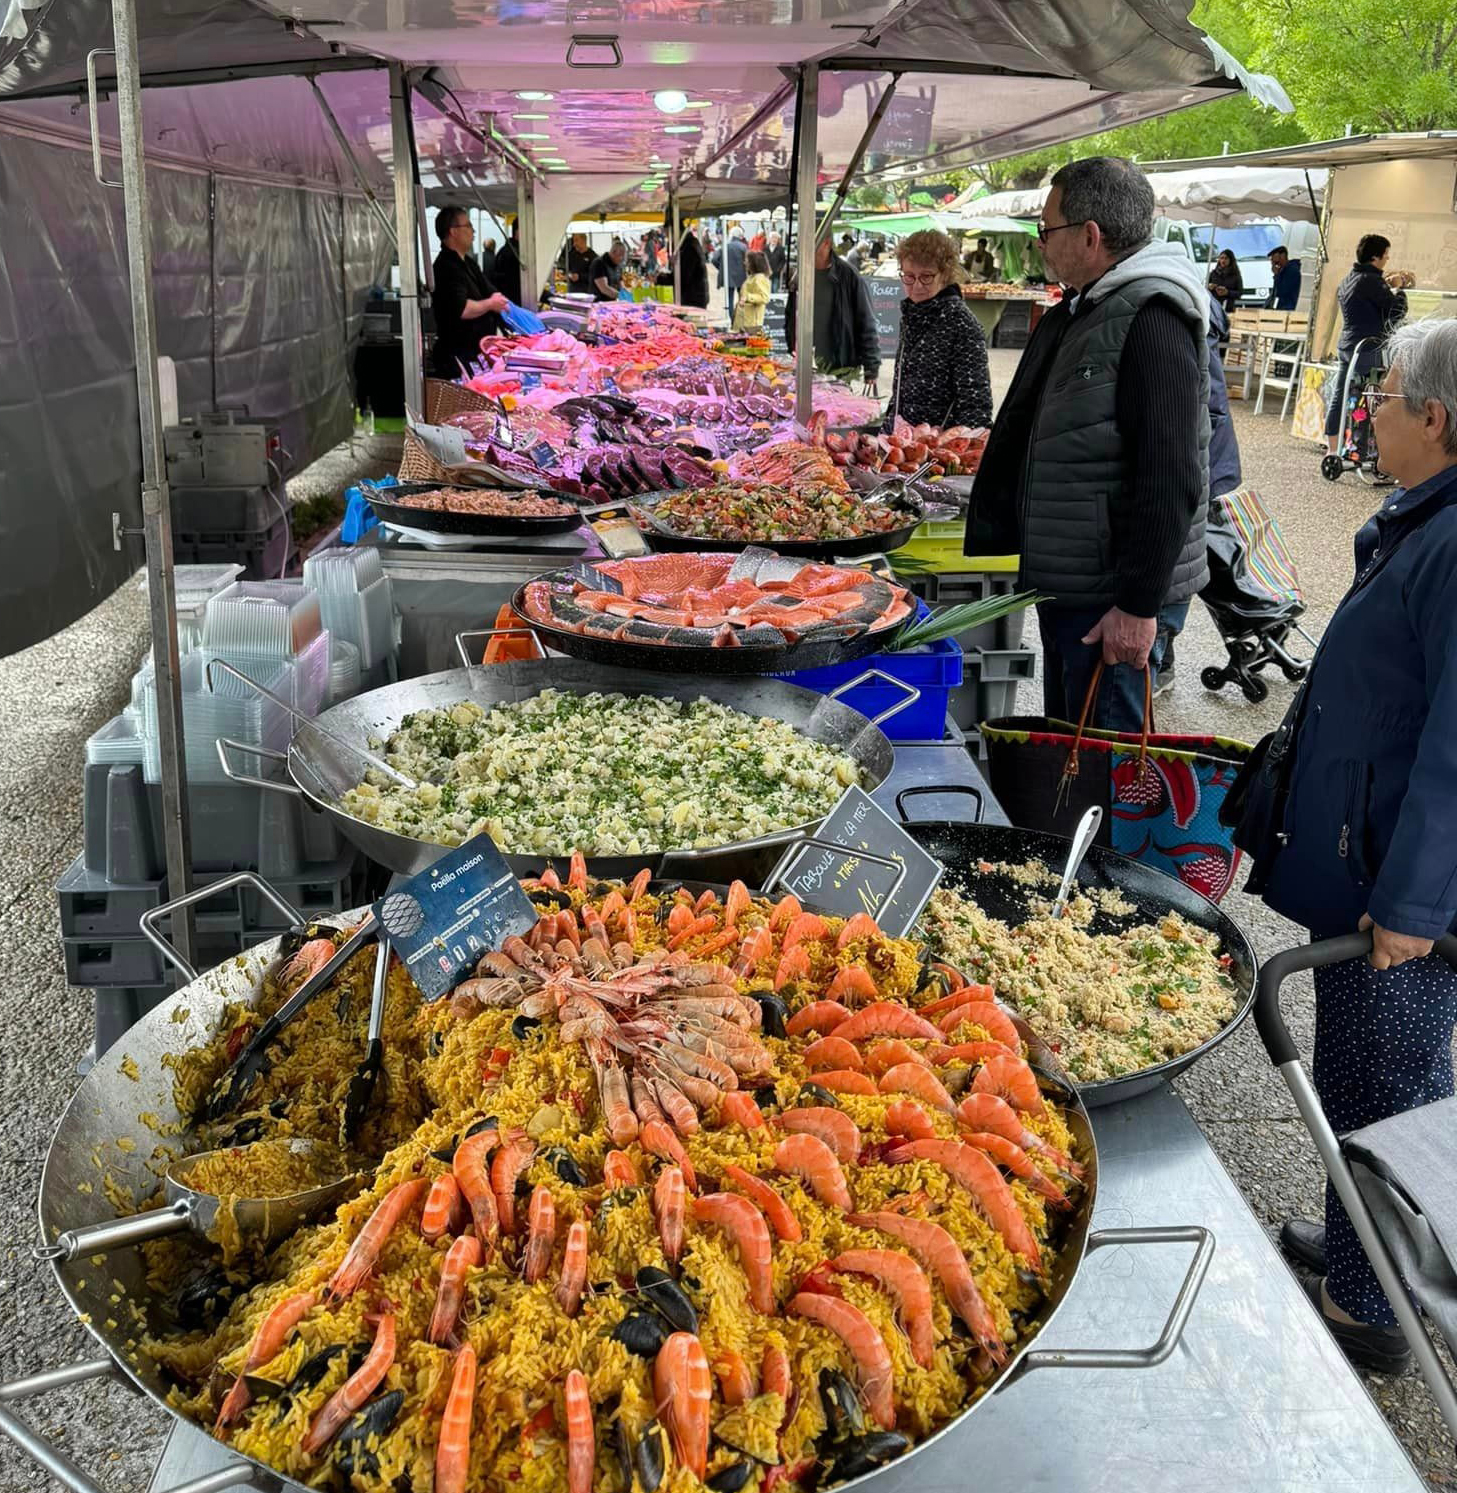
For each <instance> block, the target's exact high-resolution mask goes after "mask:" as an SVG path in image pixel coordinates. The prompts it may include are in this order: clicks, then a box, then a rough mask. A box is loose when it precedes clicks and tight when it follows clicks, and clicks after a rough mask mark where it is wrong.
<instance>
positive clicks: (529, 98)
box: [516, 88, 556, 104]
mask: <svg viewBox="0 0 1457 1493" xmlns="http://www.w3.org/2000/svg"><path fill="white" fill-rule="evenodd" d="M555 96H556V95H555V94H551V93H541V92H539V91H538V90H536V89H534V88H526V89H523V90H522V91H521V92H520V93H518V94H517V95H516V97H517V98H522V99H525V100H526V102H527V103H529V104H540V103H545V102H546V100H547V99H549V98H554V97H555Z"/></svg>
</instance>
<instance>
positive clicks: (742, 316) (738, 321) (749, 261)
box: [734, 249, 769, 332]
mask: <svg viewBox="0 0 1457 1493" xmlns="http://www.w3.org/2000/svg"><path fill="white" fill-rule="evenodd" d="M744 269H745V271H746V274H745V278H744V283H743V286H742V288H741V289H740V290H739V305H738V310H737V311H736V312H735V313H734V331H736V332H762V331H763V330H764V308H765V307H766V306H767V305H768V304H769V260H768V257H767V256H766V255H765V254H763V253H761V252H760V251H759V250H757V249H750V250H749V252H748V254H747V255H745V256H744Z"/></svg>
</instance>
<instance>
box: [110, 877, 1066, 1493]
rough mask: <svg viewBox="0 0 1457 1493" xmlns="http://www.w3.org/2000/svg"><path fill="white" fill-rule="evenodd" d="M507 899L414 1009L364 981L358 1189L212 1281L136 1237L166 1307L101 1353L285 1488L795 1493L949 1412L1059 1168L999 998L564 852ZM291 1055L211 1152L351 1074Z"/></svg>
mask: <svg viewBox="0 0 1457 1493" xmlns="http://www.w3.org/2000/svg"><path fill="white" fill-rule="evenodd" d="M524 885H525V886H526V887H527V889H528V891H529V894H530V896H531V897H532V900H533V901H534V902H535V904H536V906H537V909H538V912H539V919H538V921H537V922H536V924H535V925H534V927H532V928H531V929H530V931H529V932H528V933H527V935H526V936H524V937H516V936H513V937H510V938H507V939H506V940H505V942H504V943H503V945H502V947H501V949H500V950H499V951H494V952H491V953H487V954H485V955H483V956H482V957H481V959H480V961H479V964H478V967H477V968H476V970H475V971H474V973H473V974H471V975H470V977H468V978H467V979H465V980H464V981H463V982H462V983H461V984H459V985H458V986H457V987H456V989H455V990H454V992H453V993H452V994H451V995H450V996H448V997H447V998H445V999H443V1000H441V1001H438V1002H436V1003H435V1004H433V1005H426V1004H422V1003H421V1002H420V1001H419V999H418V995H415V996H414V997H413V999H412V996H411V992H412V991H413V989H414V987H413V985H412V984H411V982H410V981H409V979H408V976H407V975H406V974H405V973H404V971H403V970H402V969H401V968H399V967H398V966H396V967H395V968H394V969H393V970H392V972H391V974H390V977H389V992H390V1009H391V1015H390V1028H391V1051H392V1055H391V1058H390V1062H391V1064H392V1066H391V1068H390V1070H389V1072H388V1074H387V1079H386V1082H385V1083H384V1084H383V1085H382V1093H383V1094H384V1095H385V1096H386V1098H387V1102H386V1105H385V1107H384V1109H382V1110H381V1112H380V1113H379V1114H377V1115H375V1116H373V1117H372V1120H371V1125H372V1129H371V1131H370V1133H369V1140H370V1143H371V1145H372V1147H373V1150H372V1158H373V1159H372V1160H371V1161H370V1163H369V1165H368V1169H367V1176H366V1177H365V1179H364V1184H363V1187H362V1190H361V1191H360V1192H359V1193H358V1194H357V1195H356V1196H354V1197H352V1198H351V1199H349V1200H348V1201H346V1202H344V1203H342V1204H340V1205H339V1206H338V1207H337V1209H336V1210H334V1211H333V1212H331V1213H330V1214H328V1215H326V1216H324V1217H322V1218H321V1219H320V1220H319V1221H317V1222H314V1223H310V1224H307V1225H305V1226H303V1227H301V1228H299V1229H298V1230H297V1231H296V1232H295V1233H294V1234H292V1235H291V1236H290V1237H289V1238H287V1239H286V1240H285V1241H283V1242H282V1243H281V1244H278V1245H276V1246H275V1247H274V1248H273V1249H272V1251H271V1252H270V1253H268V1254H266V1255H263V1254H260V1255H258V1256H257V1257H256V1258H252V1259H248V1260H244V1261H241V1262H237V1263H236V1264H235V1265H234V1266H233V1267H232V1268H231V1269H229V1270H228V1271H227V1272H226V1273H225V1274H220V1272H219V1271H218V1269H217V1267H216V1265H215V1264H210V1263H208V1261H207V1258H206V1254H205V1246H203V1245H201V1244H199V1243H198V1242H197V1241H195V1240H191V1239H189V1240H188V1241H187V1242H186V1243H185V1244H184V1243H180V1242H178V1241H177V1240H175V1239H174V1240H168V1241H163V1242H159V1243H156V1244H153V1245H149V1246H145V1248H146V1249H148V1250H157V1251H159V1253H158V1254H157V1255H156V1256H151V1255H149V1256H148V1259H149V1263H150V1264H152V1265H154V1266H155V1272H154V1273H158V1274H159V1275H160V1276H161V1278H162V1279H165V1280H167V1281H169V1282H171V1283H172V1291H173V1299H174V1300H175V1301H176V1302H177V1303H178V1306H177V1317H178V1320H177V1324H176V1328H175V1330H166V1328H165V1326H164V1327H163V1328H162V1329H161V1330H158V1331H156V1332H154V1333H152V1334H150V1335H147V1336H145V1337H143V1338H141V1339H139V1340H138V1341H136V1343H135V1344H134V1351H135V1352H136V1353H137V1354H138V1355H145V1356H146V1357H147V1358H148V1359H149V1360H150V1361H151V1362H152V1363H154V1364H156V1365H157V1366H158V1367H159V1368H160V1369H161V1370H162V1371H163V1372H164V1373H165V1375H166V1376H167V1378H168V1379H169V1381H170V1382H171V1383H172V1385H173V1386H174V1388H173V1389H172V1391H171V1396H170V1398H171V1402H172V1404H173V1405H174V1406H175V1407H176V1408H177V1409H178V1411H179V1412H180V1413H182V1414H184V1415H185V1416H187V1417H188V1418H189V1419H191V1420H192V1421H194V1422H195V1423H197V1424H199V1425H204V1426H206V1427H208V1428H209V1429H210V1430H211V1432H212V1434H213V1435H214V1436H216V1437H217V1438H219V1439H221V1440H224V1441H226V1442H228V1443H230V1444H231V1445H232V1446H233V1447H235V1448H236V1449H237V1450H238V1451H239V1452H241V1453H244V1454H245V1455H247V1456H249V1457H252V1458H254V1459H256V1460H257V1461H259V1462H262V1463H264V1464H266V1465H268V1466H271V1467H273V1468H275V1469H276V1470H277V1471H279V1472H281V1473H283V1474H285V1475H286V1476H288V1477H290V1478H293V1479H295V1480H296V1481H298V1482H300V1483H302V1484H304V1485H306V1486H309V1487H316V1488H329V1489H333V1488H350V1489H366V1488H388V1489H400V1490H412V1493H432V1490H433V1493H486V1490H494V1489H504V1488H512V1487H520V1488H521V1489H522V1490H523V1493H557V1490H566V1493H634V1490H637V1489H640V1490H641V1493H659V1490H660V1489H661V1490H665V1493H696V1490H699V1489H701V1488H708V1489H712V1490H715V1493H736V1490H745V1489H747V1490H753V1493H769V1490H773V1489H782V1490H783V1493H810V1490H813V1489H825V1488H830V1487H833V1486H834V1485H835V1484H837V1483H839V1482H842V1481H845V1480H847V1479H850V1478H854V1477H857V1476H860V1475H862V1474H864V1473H866V1472H869V1471H872V1470H874V1469H876V1468H879V1467H882V1466H884V1465H886V1464H888V1463H890V1462H892V1461H893V1460H894V1459H895V1458H897V1457H899V1456H901V1455H903V1454H904V1453H906V1452H907V1451H908V1450H910V1449H911V1448H912V1447H914V1446H915V1445H916V1444H917V1443H918V1442H921V1441H923V1440H924V1439H926V1438H927V1437H928V1436H930V1435H932V1434H933V1433H934V1432H936V1431H937V1430H939V1429H940V1428H941V1427H943V1426H944V1425H946V1424H947V1423H948V1422H949V1421H951V1420H953V1419H954V1418H956V1417H957V1416H958V1415H959V1414H960V1413H961V1412H962V1411H964V1410H966V1409H967V1408H968V1407H969V1406H971V1405H972V1404H973V1403H974V1402H975V1401H976V1400H977V1399H978V1398H979V1397H980V1396H981V1395H982V1394H983V1393H984V1392H985V1390H986V1388H987V1386H988V1384H989V1383H990V1382H991V1380H992V1379H993V1378H994V1377H995V1375H996V1374H997V1372H998V1370H999V1369H1000V1368H1001V1367H1002V1366H1003V1365H1005V1364H1006V1363H1007V1362H1008V1361H1009V1359H1010V1358H1011V1356H1012V1355H1014V1354H1015V1353H1016V1352H1018V1351H1019V1350H1020V1348H1021V1347H1022V1346H1023V1344H1024V1343H1025V1342H1026V1341H1027V1340H1028V1338H1029V1336H1030V1335H1031V1334H1032V1333H1033V1332H1034V1331H1035V1328H1036V1325H1037V1322H1038V1320H1039V1318H1038V1315H1037V1314H1038V1312H1039V1311H1040V1309H1041V1307H1042V1305H1043V1304H1044V1301H1045V1296H1046V1293H1047V1291H1048V1288H1049V1280H1050V1274H1051V1272H1052V1270H1053V1268H1054V1265H1055V1263H1056V1262H1057V1260H1058V1257H1059V1253H1060V1250H1061V1241H1062V1237H1063V1230H1064V1226H1065V1222H1066V1221H1067V1220H1069V1219H1070V1218H1071V1217H1072V1216H1073V1215H1074V1213H1075V1212H1076V1206H1077V1204H1076V1200H1078V1199H1079V1198H1080V1196H1081V1195H1082V1193H1083V1190H1084V1183H1083V1171H1084V1163H1085V1162H1086V1161H1087V1160H1088V1159H1089V1158H1088V1157H1082V1158H1080V1156H1079V1154H1078V1143H1077V1141H1076V1140H1075V1138H1074V1133H1073V1131H1072V1130H1071V1129H1070V1127H1069V1124H1068V1112H1067V1111H1066V1110H1065V1108H1064V1106H1063V1100H1064V1099H1065V1098H1066V1096H1067V1092H1068V1091H1067V1090H1066V1089H1065V1088H1063V1087H1062V1086H1061V1084H1060V1082H1059V1081H1058V1080H1057V1079H1056V1078H1055V1077H1054V1076H1053V1075H1050V1074H1045V1073H1042V1072H1040V1071H1038V1070H1034V1069H1033V1067H1032V1066H1031V1064H1030V1063H1029V1062H1028V1060H1027V1056H1026V1052H1025V1048H1024V1046H1023V1043H1022V1040H1021V1037H1020V1035H1019V1031H1018V1029H1017V1027H1016V1026H1015V1024H1014V1023H1013V1022H1012V1021H1011V1019H1010V1018H1009V1017H1008V1015H1007V1013H1006V1012H1005V1011H1004V1010H1003V1009H1002V1008H1001V1007H999V1006H998V1005H997V1004H996V1003H995V1002H994V1001H992V1000H990V999H989V998H988V997H987V995H986V994H985V992H983V991H981V990H980V989H978V988H977V987H968V986H966V985H964V984H963V983H962V981H961V979H960V977H959V976H958V975H957V974H956V973H955V972H954V971H952V970H951V969H949V968H947V967H942V966H936V965H933V964H931V963H930V962H929V961H928V959H927V958H926V957H925V954H926V951H925V950H924V949H923V948H922V947H921V946H919V945H917V944H915V943H913V942H911V941H908V940H904V939H896V938H891V937H888V936H886V935H885V934H883V933H882V932H881V930H880V929H879V928H878V927H877V925H876V924H875V922H874V921H873V920H872V919H871V918H870V917H868V916H867V915H865V914H859V915H857V916H855V917H852V918H850V919H849V920H848V921H846V920H843V919H840V918H835V917H821V916H819V915H817V914H815V913H814V912H810V911H806V910H805V909H803V908H802V907H801V906H800V904H799V903H798V902H796V901H795V899H794V898H793V897H792V896H790V897H785V898H784V899H783V900H781V901H778V902H772V903H771V902H769V901H767V900H764V899H762V898H759V897H756V896H754V895H752V894H751V893H750V892H749V891H748V889H747V888H746V887H744V885H743V884H742V883H735V884H734V885H733V886H731V887H729V888H726V889H706V890H703V891H701V892H698V893H696V894H695V892H694V891H691V890H689V889H688V888H685V887H683V886H681V885H678V884H666V883H665V884H655V883H652V882H651V881H650V879H649V874H648V872H647V871H644V872H642V873H641V874H640V875H639V876H637V877H636V878H635V879H634V880H633V881H632V882H631V883H630V884H613V885H609V884H605V883H601V882H597V881H594V880H592V879H591V878H590V877H589V875H588V869H587V864H586V863H585V862H584V861H583V859H582V858H581V857H580V856H576V857H573V861H572V867H571V872H570V875H569V876H568V878H567V881H566V882H565V884H563V883H562V882H560V881H559V880H558V879H557V878H556V877H555V876H554V875H553V874H552V873H550V872H548V873H547V874H546V875H545V876H543V877H542V878H541V879H540V880H538V881H535V882H526V883H524ZM343 936H344V930H342V929H341V930H340V931H339V937H340V938H342V937H343ZM373 960H374V955H373V952H372V951H366V952H365V953H363V954H361V955H360V956H358V957H357V958H356V960H354V961H352V962H351V966H350V970H351V971H352V973H350V972H349V971H346V978H347V980H354V981H356V982H357V980H358V979H359V978H360V971H365V972H366V974H365V978H367V970H368V968H369V967H370V966H372V964H373ZM294 964H295V966H296V965H297V960H295V962H294ZM355 966H358V968H357V969H356V968H355ZM305 973H306V970H304V969H301V968H296V967H294V966H290V967H288V968H286V969H285V970H284V971H282V972H281V974H280V976H279V978H278V979H277V980H276V981H274V982H273V984H272V985H271V986H270V987H269V988H268V989H266V990H265V993H264V999H263V1001H262V1004H261V1005H260V1007H259V1008H258V1009H257V1010H251V1009H247V1010H243V1009H240V1010H239V1012H238V1013H237V1020H239V1021H242V1022H250V1023H251V1022H257V1021H261V1020H262V1019H263V1018H264V1017H265V1016H266V1015H267V1014H268V1012H269V1011H270V1010H271V1009H273V1008H275V1007H276V1005H277V1003H278V1002H280V1001H281V1000H283V999H284V998H286V996H287V994H288V992H289V990H290V989H291V988H293V987H294V986H295V985H296V984H297V982H298V981H299V980H301V979H302V978H304V976H305ZM316 1004H317V1005H318V1006H319V1007H320V1008H323V1007H326V1006H327V1005H328V999H327V995H326V997H325V998H324V999H321V1000H320V1001H319V1002H317V1003H316ZM311 1016H312V1013H311ZM318 1019H319V1020H320V1021H326V1020H327V1013H325V1012H323V1011H322V1010H321V1012H320V1013H319V1017H318ZM230 1020H231V1017H228V1018H225V1021H224V1030H223V1031H221V1032H220V1033H219V1035H218V1036H217V1037H216V1038H214V1039H213V1041H212V1042H211V1044H210V1045H209V1046H207V1047H206V1048H204V1049H200V1050H198V1051H196V1052H193V1053H191V1054H189V1057H188V1061H187V1062H186V1063H185V1064H184V1065H183V1066H182V1067H181V1068H180V1069H179V1073H178V1085H179V1090H180V1091H185V1097H188V1098H189V1100H190V1101H191V1105H190V1107H189V1108H184V1113H190V1112H192V1110H193V1108H195V1105H196V1101H197V1100H198V1099H199V1098H200V1097H201V1096H202V1095H205V1094H206V1093H207V1092H208V1091H209V1089H210V1087H211V1085H213V1084H214V1083H215V1082H216V1081H217V1079H218V1077H219V1076H220V1074H221V1073H222V1072H223V1070H224V1069H225V1068H226V1066H227V1063H228V1060H229V1057H230V1054H231V1045H230V1044H231V1038H232V1035H233V1034H232V1032H231V1031H230V1030H228V1025H229V1021H230ZM289 1030H290V1031H291V1030H292V1029H291V1028H290V1029H289ZM286 1035H287V1034H286ZM351 1036H352V1039H353V1040H357V1039H358V1034H351ZM333 1040H336V1041H342V1040H344V1039H343V1038H340V1037H337V1036H336V1037H335V1038H334V1039H333ZM304 1050H306V1049H305V1048H304V1045H303V1044H302V1043H301V1042H296V1043H294V1044H293V1045H292V1046H291V1047H290V1048H289V1050H288V1051H287V1052H284V1053H283V1054H281V1056H280V1064H279V1067H280V1069H281V1070H283V1072H282V1073H280V1072H275V1071H273V1070H268V1071H265V1073H264V1074H263V1075H261V1076H260V1077H259V1078H258V1079H257V1080H256V1082H255V1087H254V1089H253V1090H252V1092H250V1094H249V1095H248V1097H247V1099H246V1101H245V1103H246V1104H247V1106H248V1108H247V1110H246V1112H245V1113H243V1114H242V1115H239V1116H238V1117H236V1118H235V1119H234V1120H232V1121H231V1122H230V1124H231V1126H232V1129H233V1130H234V1131H238V1130H240V1129H243V1130H244V1131H245V1134H246V1136H247V1138H248V1139H251V1140H255V1141H256V1140H267V1139H268V1138H269V1137H270V1136H273V1135H275V1134H279V1133H287V1134H290V1135H314V1136H316V1137H317V1138H320V1139H326V1140H327V1139H330V1138H331V1137H332V1135H333V1133H334V1130H333V1128H331V1127H333V1126H336V1125H337V1116H336V1115H330V1114H329V1113H327V1109H328V1104H327V1102H325V1103H323V1104H321V1105H319V1106H318V1107H317V1108H316V1107H315V1105H316V1102H317V1101H319V1100H321V1099H327V1097H328V1096H329V1095H330V1094H331V1093H332V1094H333V1097H334V1099H335V1101H336V1102H337V1100H338V1097H339V1095H338V1092H337V1091H339V1090H342V1089H343V1087H345V1086H346V1084H347V1075H348V1072H349V1070H350V1067H351V1066H352V1064H351V1063H350V1062H349V1060H348V1057H347V1056H346V1058H345V1061H344V1063H343V1065H342V1066H341V1067H340V1069H339V1071H338V1072H337V1073H321V1072H317V1071H314V1072H309V1071H307V1070H304V1069H300V1067H299V1066H298V1064H299V1063H300V1062H301V1061H304V1060H303V1059H301V1058H300V1053H301V1052H302V1051H304ZM290 1065H293V1066H292V1067H290ZM285 1074H286V1075H287V1077H285V1076H284V1075H285ZM286 1081H291V1082H292V1084H293V1085H294V1089H295V1090H296V1091H297V1092H298V1093H299V1095H300V1097H301V1099H302V1100H303V1103H301V1105H300V1106H299V1107H298V1110H297V1112H295V1111H294V1110H293V1108H292V1107H291V1105H290V1103H289V1096H290V1091H289V1090H288V1089H285V1088H281V1087H280V1085H281V1084H282V1083H284V1082H286ZM331 1084H332V1085H333V1089H331V1087H330V1086H331ZM397 1091H398V1092H397ZM390 1095H395V1098H394V1099H393V1100H392V1101H391V1100H389V1099H388V1096H390ZM406 1095H407V1096H408V1100H407V1102H404V1103H401V1100H402V1098H404V1096H406ZM179 1097H184V1094H183V1093H180V1094H179ZM1079 1133H1082V1132H1079ZM202 1138H204V1139H207V1140H209V1142H210V1143H212V1144H217V1143H218V1137H217V1136H210V1137H209V1136H203V1137H202ZM200 1281H204V1282H205V1283H204V1284H200V1283H199V1282H200ZM179 1283H180V1284H179Z"/></svg>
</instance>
